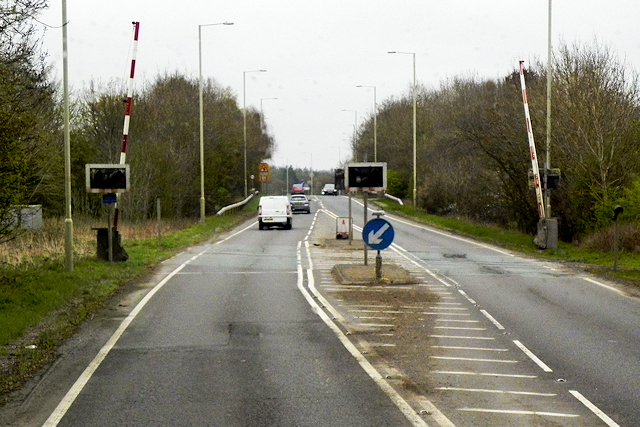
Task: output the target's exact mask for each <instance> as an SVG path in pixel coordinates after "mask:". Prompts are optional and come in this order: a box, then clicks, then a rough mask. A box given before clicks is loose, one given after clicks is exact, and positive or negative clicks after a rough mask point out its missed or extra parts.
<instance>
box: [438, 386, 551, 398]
mask: <svg viewBox="0 0 640 427" xmlns="http://www.w3.org/2000/svg"><path fill="white" fill-rule="evenodd" d="M436 390H444V391H467V392H470V393H490V394H491V393H495V394H521V395H525V396H542V397H554V396H557V394H556V393H539V392H535V391H513V390H491V389H483V388H460V387H436Z"/></svg>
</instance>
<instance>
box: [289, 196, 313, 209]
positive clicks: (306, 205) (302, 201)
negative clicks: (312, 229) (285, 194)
mask: <svg viewBox="0 0 640 427" xmlns="http://www.w3.org/2000/svg"><path fill="white" fill-rule="evenodd" d="M289 201H290V202H291V210H292V211H293V212H297V211H302V212H306V213H311V203H310V202H309V199H308V198H307V196H305V195H304V194H294V195H293V196H291V199H290V200H289Z"/></svg>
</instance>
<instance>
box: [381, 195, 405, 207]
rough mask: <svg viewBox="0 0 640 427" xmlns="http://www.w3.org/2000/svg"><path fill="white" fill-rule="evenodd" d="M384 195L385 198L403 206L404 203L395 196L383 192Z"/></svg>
mask: <svg viewBox="0 0 640 427" xmlns="http://www.w3.org/2000/svg"><path fill="white" fill-rule="evenodd" d="M384 197H386V198H387V199H391V200H393V201H394V202H396V203H398V204H399V205H401V206H404V203H402V200H400V199H399V198H397V197H396V196H392V195H391V194H387V193H384Z"/></svg>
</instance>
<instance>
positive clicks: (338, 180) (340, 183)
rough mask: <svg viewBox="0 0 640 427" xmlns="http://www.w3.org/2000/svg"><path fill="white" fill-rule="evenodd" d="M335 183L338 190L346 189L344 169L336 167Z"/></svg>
mask: <svg viewBox="0 0 640 427" xmlns="http://www.w3.org/2000/svg"><path fill="white" fill-rule="evenodd" d="M334 184H335V186H336V190H344V169H336V173H335V179H334Z"/></svg>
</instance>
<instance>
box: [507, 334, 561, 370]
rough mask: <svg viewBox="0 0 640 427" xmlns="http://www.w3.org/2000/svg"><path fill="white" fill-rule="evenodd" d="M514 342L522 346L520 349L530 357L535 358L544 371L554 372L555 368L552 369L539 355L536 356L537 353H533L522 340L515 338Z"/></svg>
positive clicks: (519, 346)
mask: <svg viewBox="0 0 640 427" xmlns="http://www.w3.org/2000/svg"><path fill="white" fill-rule="evenodd" d="M513 343H514V344H515V345H517V346H518V348H520V350H522V351H523V352H524V354H526V355H527V356H529V359H531V360H533V361H534V362H535V363H536V365H538V366H539V367H540V368H542V370H543V371H545V372H553V369H551V368H550V367H548V366H547V365H546V364H545V363H544V362H543V361H542V360H540V359H538V356H536V355H535V354H533V353H532V352H531V351H530V350H529V349H528V348H527V347H525V346H524V345H523V344H522V343H521V342H520V341H518V340H513Z"/></svg>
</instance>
